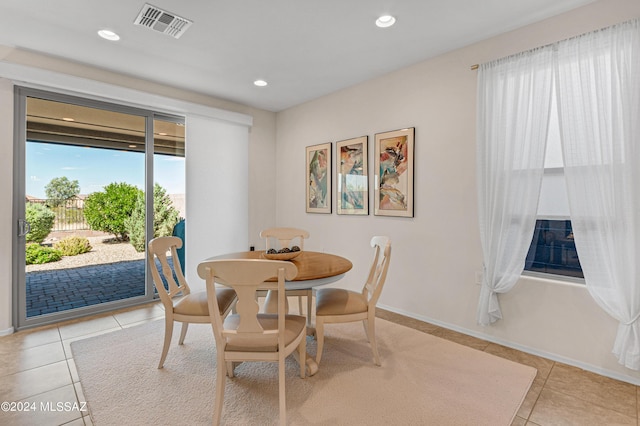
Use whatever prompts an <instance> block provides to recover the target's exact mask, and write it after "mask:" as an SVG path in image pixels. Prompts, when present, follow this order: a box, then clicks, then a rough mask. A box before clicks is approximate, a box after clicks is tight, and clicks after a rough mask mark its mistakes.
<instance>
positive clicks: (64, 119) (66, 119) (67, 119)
mask: <svg viewBox="0 0 640 426" xmlns="http://www.w3.org/2000/svg"><path fill="white" fill-rule="evenodd" d="M62 120H63V121H76V120H74V119H73V118H71V117H62Z"/></svg>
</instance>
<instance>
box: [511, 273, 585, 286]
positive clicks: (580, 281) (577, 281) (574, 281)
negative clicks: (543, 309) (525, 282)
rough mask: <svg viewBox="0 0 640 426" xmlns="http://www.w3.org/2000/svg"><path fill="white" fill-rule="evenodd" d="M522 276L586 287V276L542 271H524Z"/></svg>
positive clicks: (546, 281)
mask: <svg viewBox="0 0 640 426" xmlns="http://www.w3.org/2000/svg"><path fill="white" fill-rule="evenodd" d="M521 277H522V278H527V279H532V280H536V281H543V282H545V283H552V284H563V285H570V286H572V287H581V288H586V283H585V281H584V278H575V277H567V276H564V275H554V274H548V273H542V272H532V271H524V272H523V273H522V274H521Z"/></svg>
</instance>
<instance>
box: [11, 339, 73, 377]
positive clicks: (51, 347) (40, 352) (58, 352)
mask: <svg viewBox="0 0 640 426" xmlns="http://www.w3.org/2000/svg"><path fill="white" fill-rule="evenodd" d="M63 360H64V349H63V347H62V342H60V341H59V340H58V341H57V342H54V343H47V344H44V345H40V346H35V347H32V348H28V349H24V350H19V351H15V352H13V353H11V354H3V355H2V361H3V362H2V363H1V364H0V377H2V376H7V375H9V374H13V373H17V372H20V371H25V370H30V369H32V368H35V367H42V366H43V365H47V364H53V363H55V362H59V361H63Z"/></svg>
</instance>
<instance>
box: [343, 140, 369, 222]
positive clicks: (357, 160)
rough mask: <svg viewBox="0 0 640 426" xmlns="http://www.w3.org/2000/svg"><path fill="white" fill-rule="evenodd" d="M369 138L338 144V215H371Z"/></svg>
mask: <svg viewBox="0 0 640 426" xmlns="http://www.w3.org/2000/svg"><path fill="white" fill-rule="evenodd" d="M368 142H369V137H368V136H360V137H359V138H353V139H348V140H344V141H340V142H336V157H337V159H336V162H337V173H336V176H337V177H336V178H337V179H338V182H337V183H338V184H337V189H338V196H337V197H336V201H337V212H338V214H357V215H368V214H369V172H368V164H367V163H368V161H367V158H368V157H367V145H368Z"/></svg>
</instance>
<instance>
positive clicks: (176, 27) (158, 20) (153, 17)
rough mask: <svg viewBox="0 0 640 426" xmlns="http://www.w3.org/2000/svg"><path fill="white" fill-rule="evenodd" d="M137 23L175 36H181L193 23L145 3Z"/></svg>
mask: <svg viewBox="0 0 640 426" xmlns="http://www.w3.org/2000/svg"><path fill="white" fill-rule="evenodd" d="M134 23H135V24H136V25H142V26H144V27H147V28H151V29H152V30H154V31H158V32H161V33H164V34H168V35H170V36H171V37H174V38H180V36H182V34H184V32H185V31H187V29H188V28H189V27H190V26H191V24H193V21H190V20H189V19H185V18H181V17H179V16H176V15H175V14H174V13H170V12H167V11H164V10H162V9H160V8H158V7H156V6H152V5H150V4H148V3H147V4H145V5H144V6H143V7H142V10H141V11H140V14H139V15H138V17H137V18H136V20H135V22H134Z"/></svg>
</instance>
